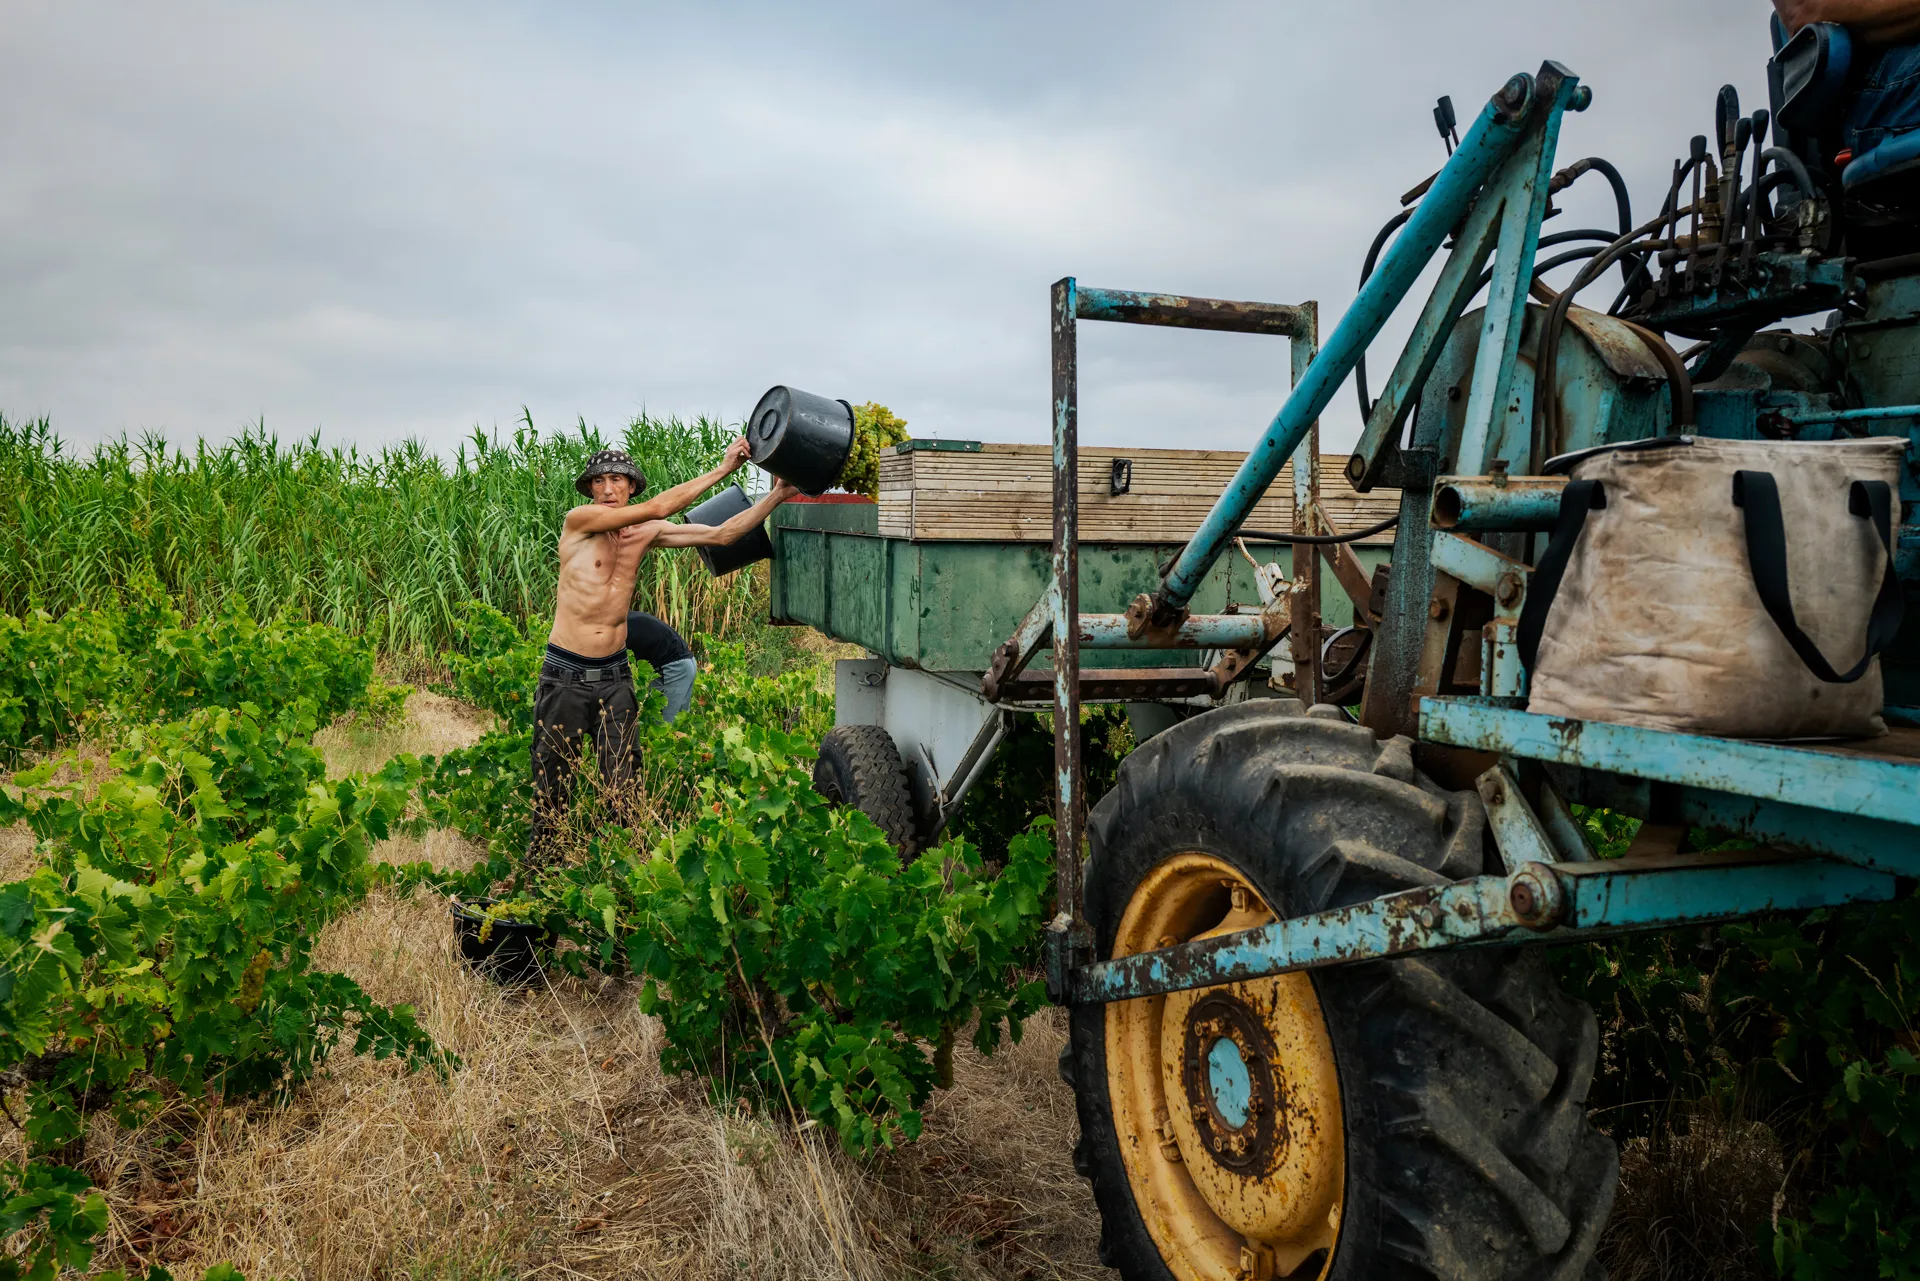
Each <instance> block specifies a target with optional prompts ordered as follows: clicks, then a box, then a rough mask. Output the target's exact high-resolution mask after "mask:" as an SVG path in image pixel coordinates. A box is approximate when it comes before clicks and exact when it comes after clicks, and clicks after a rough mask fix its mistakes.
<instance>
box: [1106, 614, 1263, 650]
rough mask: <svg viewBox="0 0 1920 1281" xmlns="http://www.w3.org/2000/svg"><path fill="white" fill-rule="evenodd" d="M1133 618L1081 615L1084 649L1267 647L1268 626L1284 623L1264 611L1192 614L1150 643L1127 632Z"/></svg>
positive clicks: (1158, 634)
mask: <svg viewBox="0 0 1920 1281" xmlns="http://www.w3.org/2000/svg"><path fill="white" fill-rule="evenodd" d="M1131 621H1132V617H1131V616H1130V615H1127V614H1082V615H1081V616H1080V648H1082V649H1142V648H1151V649H1242V648H1245V647H1247V646H1259V647H1261V648H1264V647H1265V646H1266V644H1267V641H1268V640H1269V639H1271V638H1270V637H1269V635H1268V630H1269V628H1272V630H1274V631H1278V630H1279V629H1280V627H1281V626H1283V625H1284V624H1278V623H1270V622H1269V621H1268V619H1267V617H1266V615H1265V614H1190V615H1188V616H1187V617H1186V618H1185V619H1183V620H1182V621H1181V623H1180V625H1179V626H1178V627H1177V628H1171V629H1168V630H1167V631H1165V632H1161V633H1156V634H1155V635H1154V636H1153V637H1152V638H1151V643H1150V644H1149V643H1148V642H1145V641H1140V640H1135V639H1133V638H1132V637H1130V636H1129V635H1128V624H1129V623H1130V622H1131Z"/></svg>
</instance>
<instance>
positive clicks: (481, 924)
mask: <svg viewBox="0 0 1920 1281" xmlns="http://www.w3.org/2000/svg"><path fill="white" fill-rule="evenodd" d="M492 905H493V900H492V899H490V898H477V899H469V900H464V901H463V900H460V899H455V900H454V901H453V933H454V937H455V938H457V939H458V940H459V942H460V959H461V960H462V961H465V962H466V963H467V968H469V969H471V970H472V971H473V972H474V973H475V974H479V975H481V976H483V977H485V978H490V979H492V980H493V981H494V982H495V983H499V984H501V985H503V986H505V987H519V986H520V985H521V984H523V983H530V982H532V981H533V980H534V979H535V978H537V977H538V976H539V974H540V954H539V952H538V950H537V949H538V948H540V947H541V946H544V945H545V944H546V943H548V942H549V941H550V940H549V939H548V938H547V927H546V926H544V925H536V924H534V923H533V922H531V921H495V922H493V926H492V928H491V929H487V931H486V933H487V937H486V938H485V939H484V940H483V939H481V937H480V932H481V930H482V929H483V928H485V927H486V923H487V918H486V915H485V909H486V908H488V907H491V906H492Z"/></svg>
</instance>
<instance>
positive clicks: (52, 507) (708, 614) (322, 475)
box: [0, 415, 765, 654]
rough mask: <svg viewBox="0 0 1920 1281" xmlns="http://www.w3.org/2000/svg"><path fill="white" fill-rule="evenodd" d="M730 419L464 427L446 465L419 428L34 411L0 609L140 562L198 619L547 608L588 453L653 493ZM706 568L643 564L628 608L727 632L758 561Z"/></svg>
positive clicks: (57, 599) (370, 618)
mask: <svg viewBox="0 0 1920 1281" xmlns="http://www.w3.org/2000/svg"><path fill="white" fill-rule="evenodd" d="M734 434H735V433H734V432H733V431H732V430H730V429H728V428H727V427H725V426H724V425H722V424H721V423H719V422H716V421H713V420H711V419H707V418H704V417H702V418H699V419H695V420H694V421H692V422H683V421H681V420H680V419H678V418H666V419H659V418H652V417H648V416H646V415H642V416H641V417H639V418H636V419H634V420H633V421H632V422H631V423H629V424H628V425H627V427H626V429H625V431H624V432H621V433H619V434H618V435H617V436H616V437H613V438H611V439H610V438H608V437H604V436H603V435H602V434H601V433H600V432H599V430H598V429H596V428H590V427H588V426H587V425H586V424H585V423H584V422H582V423H580V424H579V425H578V426H577V427H576V428H575V429H573V430H571V431H560V432H555V433H551V434H546V433H542V432H540V431H539V430H537V429H536V428H535V427H534V425H533V422H532V420H531V417H530V416H528V417H525V418H523V421H522V422H521V424H520V425H519V426H518V427H517V428H516V429H515V431H514V432H513V435H512V438H511V439H510V440H502V439H500V438H498V437H492V436H489V435H487V434H486V433H483V432H480V431H478V430H476V431H475V432H474V434H473V435H472V437H471V438H469V439H468V440H467V441H466V442H465V443H463V444H462V445H461V446H460V448H459V449H458V450H457V451H455V453H454V456H453V458H452V459H451V461H448V460H443V459H442V458H440V457H438V456H436V455H435V454H433V453H430V452H428V451H427V450H426V449H425V448H424V447H423V446H421V445H420V444H419V442H417V441H412V440H409V441H406V442H404V443H401V444H398V445H391V446H385V447H383V448H381V449H380V450H378V451H377V452H370V453H362V452H360V451H359V450H358V449H355V448H352V447H348V448H344V449H343V448H339V447H324V446H322V445H321V444H320V440H319V436H318V434H317V433H316V434H315V435H314V436H313V437H311V438H309V439H306V440H300V441H295V442H294V443H292V444H290V445H283V444H282V443H281V442H280V441H279V440H278V439H277V438H276V437H275V436H274V435H273V434H272V433H270V432H268V431H266V430H265V428H264V427H263V426H257V427H254V428H250V429H249V430H247V431H246V432H245V433H243V434H242V435H241V436H240V437H239V438H238V439H236V440H233V441H231V442H228V443H226V444H221V445H210V444H208V443H207V442H206V441H204V440H202V441H199V442H197V443H196V444H195V446H194V447H193V452H192V453H188V452H186V451H185V450H184V449H180V448H177V447H174V446H172V445H169V444H168V443H167V441H165V440H164V439H162V438H161V437H159V436H156V435H151V434H149V435H143V436H141V437H140V438H139V439H137V440H129V439H127V438H125V437H122V438H120V439H118V440H114V441H109V442H106V443H104V444H101V445H98V446H96V447H94V448H93V450H92V451H91V452H90V453H85V454H82V453H78V452H74V451H71V450H69V449H68V448H67V447H66V446H65V445H63V443H62V442H61V441H60V439H59V437H58V436H57V435H56V434H55V433H54V432H53V430H52V428H51V427H50V425H49V424H48V422H47V421H46V420H45V419H41V420H38V421H31V422H24V423H15V422H10V421H8V420H7V419H6V418H5V417H4V416H0V495H5V499H4V505H0V613H8V614H19V613H22V612H24V611H27V610H31V609H45V610H48V611H50V612H52V613H55V614H59V613H62V612H64V611H66V610H68V609H72V608H79V607H101V606H110V605H112V604H114V603H115V602H116V601H118V600H120V599H121V596H122V593H123V592H124V591H125V589H126V588H127V587H128V585H129V584H130V583H133V582H135V581H138V580H139V579H140V578H142V577H143V576H151V577H152V578H154V579H156V580H157V581H158V582H159V584H160V585H161V586H162V587H163V588H165V589H166V591H167V593H168V594H169V595H171V596H172V598H173V599H174V601H175V602H177V603H178V604H179V605H180V607H181V608H183V609H184V610H185V611H186V612H187V613H188V614H189V615H190V616H202V615H205V614H207V613H209V612H213V611H217V610H220V609H223V608H225V607H227V606H229V605H238V606H240V607H242V608H244V609H246V610H247V611H248V612H249V613H251V614H252V615H253V616H254V617H256V618H269V617H272V616H274V615H276V614H281V613H283V612H284V613H285V614H286V616H288V617H290V618H293V619H297V620H300V621H306V622H323V623H329V624H331V625H333V626H335V627H339V628H342V629H343V630H346V631H348V632H350V633H352V634H356V635H360V636H364V637H366V638H367V639H368V640H370V641H372V642H373V643H375V644H376V645H378V646H379V647H380V648H381V649H383V650H386V651H388V652H391V653H397V654H427V653H433V652H437V651H439V650H441V649H443V648H445V647H447V646H448V645H449V644H450V643H451V642H452V641H453V640H454V638H455V635H456V630H457V624H456V615H455V608H456V606H458V605H459V604H460V603H461V602H464V601H469V600H480V601H485V602H487V603H488V604H489V605H492V606H494V607H495V608H496V609H498V610H500V611H501V612H502V613H504V614H506V615H507V616H509V617H510V618H513V619H516V620H528V619H535V620H538V619H541V618H543V617H550V616H551V612H552V609H553V592H554V579H555V573H556V560H555V555H554V542H555V539H556V537H557V536H558V534H559V529H560V521H561V517H562V516H563V515H564V514H565V512H566V510H567V509H568V508H569V507H572V506H574V505H575V504H577V503H579V502H580V501H581V499H580V497H579V495H578V494H576V493H575V491H574V488H573V478H574V477H575V476H576V475H578V474H579V471H580V468H581V467H582V465H583V464H584V461H585V459H586V458H587V456H588V455H589V454H591V453H593V452H594V451H595V450H597V449H604V448H607V447H609V446H610V445H617V446H619V447H623V448H625V449H626V450H627V451H628V452H629V453H631V454H632V455H633V456H634V459H635V460H636V461H637V462H638V463H639V464H640V468H641V470H642V471H644V472H645V473H646V474H647V480H648V488H649V492H653V491H657V490H659V489H662V488H665V487H667V486H670V485H674V484H678V483H679V482H681V481H683V480H687V479H690V478H691V477H694V476H697V475H699V474H700V473H701V472H703V471H705V470H707V469H708V468H710V467H712V466H714V465H715V464H716V463H717V462H718V461H719V459H720V456H721V454H722V453H723V452H724V451H725V449H726V445H727V442H728V441H729V440H730V439H732V437H733V435H734ZM760 568H761V567H758V566H756V567H753V569H748V570H742V571H739V572H737V573H734V574H732V575H730V576H728V577H727V578H723V579H719V580H715V579H713V578H711V577H710V576H709V575H708V574H707V571H706V568H705V566H704V565H702V564H701V562H700V560H699V558H698V556H697V555H696V553H694V552H693V551H691V550H686V549H681V550H673V551H664V552H656V553H654V554H652V555H649V556H648V557H647V558H646V559H645V560H644V561H643V562H642V564H641V567H640V580H639V583H638V584H637V587H636V591H635V596H634V599H635V602H636V605H637V607H638V608H641V609H646V610H650V611H651V612H653V613H655V614H658V615H660V616H661V617H663V618H667V619H671V620H673V622H674V623H675V624H676V625H677V626H678V627H679V628H680V629H681V630H682V631H685V632H694V631H708V632H713V633H715V634H718V635H727V634H730V633H732V632H734V631H735V630H737V629H738V628H739V627H740V626H741V625H743V624H744V623H745V622H746V621H747V620H748V619H749V618H750V617H751V616H752V614H753V612H754V610H755V608H756V606H757V605H758V604H759V603H760V602H761V601H762V600H763V599H764V590H765V588H764V584H765V576H764V573H760V574H756V573H755V570H758V569H760Z"/></svg>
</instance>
